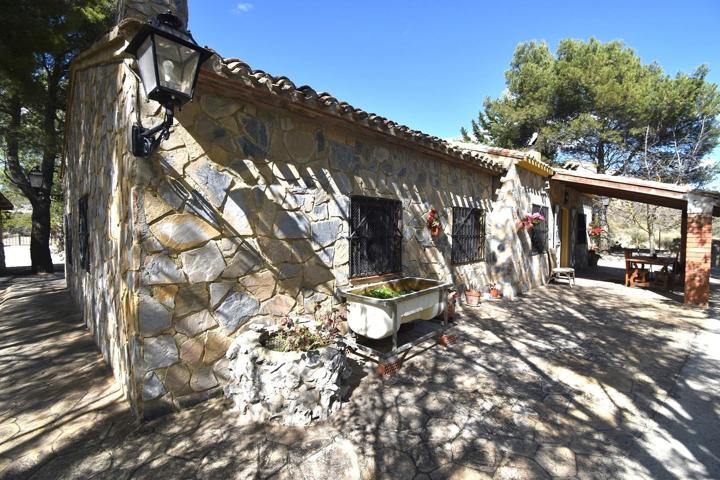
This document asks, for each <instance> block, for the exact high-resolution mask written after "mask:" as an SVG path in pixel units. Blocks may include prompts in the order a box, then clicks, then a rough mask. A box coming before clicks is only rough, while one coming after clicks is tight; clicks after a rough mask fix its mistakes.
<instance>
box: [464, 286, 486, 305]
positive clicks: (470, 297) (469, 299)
mask: <svg viewBox="0 0 720 480" xmlns="http://www.w3.org/2000/svg"><path fill="white" fill-rule="evenodd" d="M481 297H482V293H480V289H479V288H478V284H477V282H475V281H474V280H471V281H470V282H468V286H467V288H466V289H465V303H467V304H468V305H470V306H471V307H476V306H478V305H480V298H481Z"/></svg>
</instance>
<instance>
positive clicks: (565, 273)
mask: <svg viewBox="0 0 720 480" xmlns="http://www.w3.org/2000/svg"><path fill="white" fill-rule="evenodd" d="M547 254H548V265H549V266H550V278H549V279H548V282H549V281H550V280H556V281H557V280H558V279H559V278H564V279H566V280H567V281H568V285H570V286H571V287H572V286H573V285H575V269H574V268H572V267H558V266H557V262H556V261H555V253H554V252H552V251H551V250H548V252H547Z"/></svg>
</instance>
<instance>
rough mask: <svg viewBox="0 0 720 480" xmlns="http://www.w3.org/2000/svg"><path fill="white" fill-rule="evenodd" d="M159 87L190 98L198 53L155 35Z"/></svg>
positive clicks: (198, 58) (198, 57)
mask: <svg viewBox="0 0 720 480" xmlns="http://www.w3.org/2000/svg"><path fill="white" fill-rule="evenodd" d="M155 51H156V52H157V66H158V76H159V77H160V78H159V79H158V80H159V81H160V86H161V87H165V88H171V89H173V90H175V91H177V92H180V93H181V94H183V95H187V96H188V97H190V96H192V89H193V81H194V80H195V72H196V70H197V68H198V62H199V60H200V52H198V51H197V50H195V49H192V48H190V47H187V46H185V45H182V44H180V43H177V42H174V41H172V40H169V39H167V38H164V37H162V36H160V35H155Z"/></svg>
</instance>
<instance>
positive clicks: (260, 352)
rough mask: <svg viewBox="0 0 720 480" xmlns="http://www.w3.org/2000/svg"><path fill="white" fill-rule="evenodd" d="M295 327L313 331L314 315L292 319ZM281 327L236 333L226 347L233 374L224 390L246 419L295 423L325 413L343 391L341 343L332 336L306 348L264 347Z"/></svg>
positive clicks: (346, 373)
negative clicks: (296, 349) (311, 347)
mask: <svg viewBox="0 0 720 480" xmlns="http://www.w3.org/2000/svg"><path fill="white" fill-rule="evenodd" d="M296 327H297V328H308V329H310V330H313V331H317V329H316V327H315V323H314V320H309V321H304V322H303V321H298V320H295V322H293V327H292V328H296ZM280 330H282V327H259V328H258V329H255V330H248V331H246V332H243V333H242V334H240V335H239V336H238V337H237V338H235V340H234V341H233V343H232V345H231V346H230V348H229V349H228V352H227V358H228V359H229V360H230V370H231V372H232V375H231V383H230V384H229V385H228V386H226V387H225V395H226V396H228V397H229V398H231V399H232V400H233V402H234V404H235V407H236V408H237V409H238V410H239V411H240V412H242V413H243V414H246V415H248V420H250V421H257V422H263V421H266V420H272V421H276V422H279V423H282V424H284V425H295V426H300V425H308V424H309V423H311V422H313V421H316V420H325V419H327V418H328V417H329V416H330V414H331V413H332V412H334V411H336V410H337V409H338V408H340V405H341V402H342V399H343V398H344V397H345V395H346V394H347V391H348V379H349V377H350V374H351V373H352V371H351V369H350V366H349V365H348V362H347V357H346V354H345V345H344V344H342V342H338V341H336V339H337V337H335V338H334V339H331V340H330V343H328V344H326V345H325V346H322V347H319V348H313V349H311V350H309V351H277V350H273V349H271V348H268V347H269V346H274V345H273V344H274V343H275V344H276V343H277V342H275V340H276V339H277V337H276V334H277V333H278V331H280ZM323 343H324V342H323ZM274 348H277V345H275V346H274Z"/></svg>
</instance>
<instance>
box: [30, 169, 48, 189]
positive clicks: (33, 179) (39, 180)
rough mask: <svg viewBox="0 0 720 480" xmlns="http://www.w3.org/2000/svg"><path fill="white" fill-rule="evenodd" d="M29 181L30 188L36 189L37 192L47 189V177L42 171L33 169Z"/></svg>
mask: <svg viewBox="0 0 720 480" xmlns="http://www.w3.org/2000/svg"><path fill="white" fill-rule="evenodd" d="M27 175H28V180H29V181H30V186H31V187H32V188H34V189H35V190H38V191H41V190H44V189H45V176H44V175H43V174H42V172H41V171H40V169H38V168H37V167H36V168H33V169H32V170H30V171H29V172H28V174H27Z"/></svg>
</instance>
